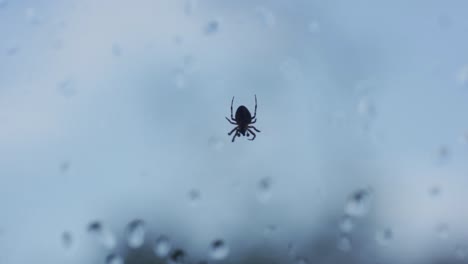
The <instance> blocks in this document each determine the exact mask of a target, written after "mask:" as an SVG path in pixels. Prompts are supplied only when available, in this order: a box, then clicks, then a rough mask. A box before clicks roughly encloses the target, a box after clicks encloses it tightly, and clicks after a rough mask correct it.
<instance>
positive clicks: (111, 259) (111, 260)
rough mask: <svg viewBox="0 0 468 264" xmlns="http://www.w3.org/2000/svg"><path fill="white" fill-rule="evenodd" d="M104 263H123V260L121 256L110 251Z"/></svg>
mask: <svg viewBox="0 0 468 264" xmlns="http://www.w3.org/2000/svg"><path fill="white" fill-rule="evenodd" d="M106 264H124V260H123V258H122V257H121V256H119V255H117V254H115V253H112V254H110V255H108V256H107V257H106Z"/></svg>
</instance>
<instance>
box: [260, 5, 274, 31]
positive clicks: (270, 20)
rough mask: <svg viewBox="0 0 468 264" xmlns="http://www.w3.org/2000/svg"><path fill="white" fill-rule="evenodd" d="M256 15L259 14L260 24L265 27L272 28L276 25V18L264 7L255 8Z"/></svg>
mask: <svg viewBox="0 0 468 264" xmlns="http://www.w3.org/2000/svg"><path fill="white" fill-rule="evenodd" d="M256 11H257V13H258V14H259V16H260V18H261V20H262V22H263V23H264V24H265V25H266V26H267V27H273V26H275V25H276V18H275V15H274V14H273V12H272V11H271V10H269V9H267V8H265V7H257V8H256Z"/></svg>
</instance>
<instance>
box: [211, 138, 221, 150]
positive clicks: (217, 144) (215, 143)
mask: <svg viewBox="0 0 468 264" xmlns="http://www.w3.org/2000/svg"><path fill="white" fill-rule="evenodd" d="M208 144H209V145H210V147H211V148H212V149H214V150H215V151H221V149H223V147H224V142H223V141H222V140H220V139H219V138H218V137H215V136H212V137H210V139H209V140H208Z"/></svg>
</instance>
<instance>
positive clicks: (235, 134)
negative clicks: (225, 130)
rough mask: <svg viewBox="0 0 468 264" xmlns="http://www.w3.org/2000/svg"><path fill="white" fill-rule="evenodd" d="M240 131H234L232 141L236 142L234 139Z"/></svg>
mask: <svg viewBox="0 0 468 264" xmlns="http://www.w3.org/2000/svg"><path fill="white" fill-rule="evenodd" d="M238 134H239V132H237V131H236V133H234V136H233V137H232V142H234V140H235V139H236V136H238Z"/></svg>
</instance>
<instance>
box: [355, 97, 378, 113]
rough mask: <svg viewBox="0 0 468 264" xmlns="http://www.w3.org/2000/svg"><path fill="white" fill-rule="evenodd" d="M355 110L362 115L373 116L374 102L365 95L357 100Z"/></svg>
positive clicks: (374, 110) (374, 111)
mask: <svg viewBox="0 0 468 264" xmlns="http://www.w3.org/2000/svg"><path fill="white" fill-rule="evenodd" d="M357 111H358V113H359V114H360V115H361V116H362V117H366V118H373V117H375V115H376V112H377V111H376V109H375V105H374V103H373V102H372V101H371V100H370V99H369V98H367V97H363V98H361V100H359V103H358V106H357Z"/></svg>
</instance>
